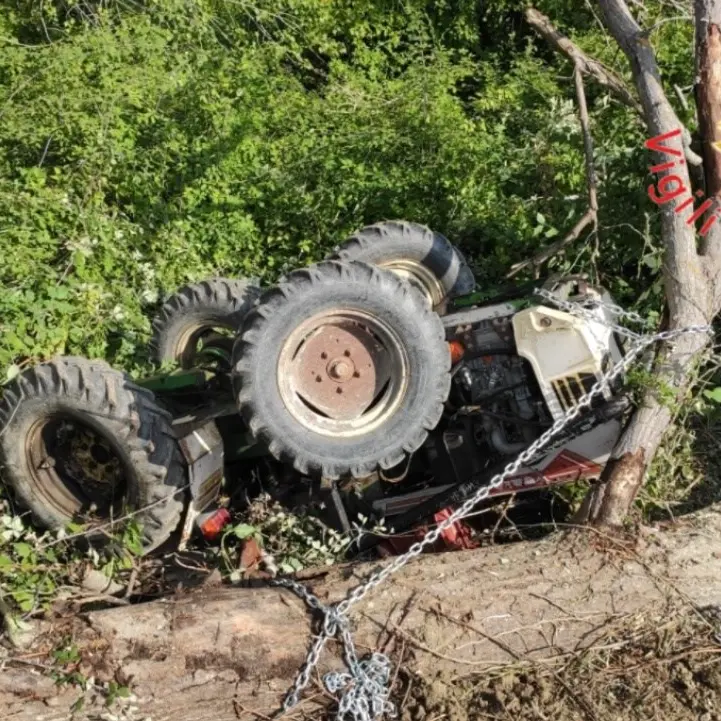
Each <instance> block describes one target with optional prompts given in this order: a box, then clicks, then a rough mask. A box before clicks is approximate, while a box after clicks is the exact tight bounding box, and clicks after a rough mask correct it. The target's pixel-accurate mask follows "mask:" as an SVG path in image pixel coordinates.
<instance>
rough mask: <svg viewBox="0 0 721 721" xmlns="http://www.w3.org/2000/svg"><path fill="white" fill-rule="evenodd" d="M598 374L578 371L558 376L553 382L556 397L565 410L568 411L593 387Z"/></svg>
mask: <svg viewBox="0 0 721 721" xmlns="http://www.w3.org/2000/svg"><path fill="white" fill-rule="evenodd" d="M595 382H596V376H595V375H594V374H593V373H576V374H574V375H571V376H566V377H565V378H557V379H556V380H555V381H553V382H552V383H551V385H552V386H553V390H554V391H555V393H556V398H558V402H559V403H560V404H561V408H563V410H564V411H568V410H570V409H571V408H573V406H575V405H576V403H578V401H580V400H581V398H582V397H583V396H584V395H586V393H588V392H589V391H590V390H591V388H593V385H594V383H595Z"/></svg>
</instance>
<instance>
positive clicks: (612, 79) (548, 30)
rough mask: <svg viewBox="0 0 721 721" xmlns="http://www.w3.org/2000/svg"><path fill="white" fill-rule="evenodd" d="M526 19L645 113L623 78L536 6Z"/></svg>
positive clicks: (588, 73)
mask: <svg viewBox="0 0 721 721" xmlns="http://www.w3.org/2000/svg"><path fill="white" fill-rule="evenodd" d="M526 21H527V22H528V24H529V25H530V26H531V27H532V28H533V29H534V30H536V32H538V33H539V34H540V35H542V36H543V37H544V38H545V39H546V40H547V41H548V43H549V44H550V45H551V46H552V47H554V48H555V49H556V50H558V51H559V52H561V53H563V54H564V55H565V56H566V57H567V58H569V59H570V60H571V61H572V62H573V64H574V65H575V66H576V67H580V68H581V72H583V73H585V74H586V75H590V76H592V77H593V78H594V79H595V80H596V81H597V82H598V83H599V84H600V85H602V86H603V87H604V88H607V89H608V90H609V91H610V92H611V93H612V94H613V95H614V96H615V97H616V98H617V99H618V100H620V101H621V102H622V103H623V104H624V105H628V106H629V107H630V108H633V109H634V110H635V111H636V112H637V113H638V114H639V115H643V108H642V107H641V105H640V104H639V102H638V100H636V98H635V97H634V96H633V94H632V93H631V91H630V90H629V89H628V87H627V86H626V84H625V83H624V82H623V80H622V79H621V78H620V77H618V75H616V73H614V72H613V70H609V69H608V68H606V67H605V66H604V65H603V64H602V63H600V62H599V61H598V60H595V59H594V58H591V57H589V56H588V55H586V53H584V52H583V50H581V48H579V47H578V45H576V44H575V43H574V42H573V41H572V40H570V39H569V38H567V37H566V36H565V35H563V33H561V32H559V31H558V30H557V29H556V28H555V27H554V26H553V24H552V23H551V21H550V20H549V19H548V18H547V17H546V16H545V15H544V14H543V13H541V12H539V11H538V10H536V9H535V8H528V9H527V10H526Z"/></svg>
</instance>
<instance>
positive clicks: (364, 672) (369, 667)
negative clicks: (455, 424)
mask: <svg viewBox="0 0 721 721" xmlns="http://www.w3.org/2000/svg"><path fill="white" fill-rule="evenodd" d="M536 294H537V295H539V296H541V297H542V298H544V299H545V300H546V301H548V302H550V303H553V304H554V305H556V306H557V307H558V308H560V309H562V310H565V311H567V312H569V313H571V314H573V315H575V316H577V317H581V318H585V319H587V320H592V321H594V322H596V323H603V324H604V325H606V326H608V327H609V328H611V329H612V330H613V331H615V332H616V333H618V334H619V335H623V336H625V337H627V338H630V339H632V340H633V343H632V344H631V347H630V348H629V349H628V350H627V352H626V355H625V356H624V357H623V358H622V359H621V360H620V361H618V362H617V363H616V364H615V365H614V366H613V367H612V368H610V369H609V370H608V371H607V372H606V373H605V374H604V375H603V376H602V377H601V378H600V379H599V380H598V381H597V382H596V383H595V385H594V386H593V387H592V388H591V390H590V391H589V392H588V393H587V394H586V395H584V396H583V397H582V398H581V399H580V400H579V401H578V403H577V404H576V405H575V406H574V407H573V408H571V409H570V410H569V411H568V412H567V413H566V414H565V416H564V417H562V418H559V419H558V420H557V421H556V422H555V423H554V424H553V425H552V426H551V427H550V428H549V429H547V430H546V431H545V432H544V433H543V434H542V435H541V436H539V438H537V439H536V440H535V441H534V442H533V443H532V444H531V445H530V446H529V447H528V448H526V449H525V450H524V451H522V452H521V453H520V454H519V455H518V456H517V457H516V459H515V460H514V461H512V462H510V463H509V464H508V465H507V466H506V467H505V468H504V470H503V471H502V472H501V473H499V474H497V475H496V476H494V477H493V478H492V479H491V481H490V483H488V484H487V485H485V486H483V487H482V488H480V489H479V490H478V491H477V492H476V493H475V494H474V495H473V496H472V497H471V498H469V499H468V500H466V501H465V502H464V503H463V504H462V505H461V506H459V507H458V508H456V510H455V511H453V513H451V515H450V516H448V518H446V519H445V520H444V521H442V522H441V523H439V524H438V525H437V526H436V527H435V528H433V529H432V530H430V531H429V532H428V533H426V535H425V536H424V537H423V538H422V539H421V540H420V541H418V542H416V543H414V544H413V545H412V546H411V547H410V549H408V551H406V553H404V554H402V555H400V556H396V557H395V558H394V559H393V561H391V562H390V563H389V564H388V565H386V566H384V567H382V568H380V569H378V570H376V571H374V572H373V573H371V575H370V576H369V577H368V578H367V579H366V580H365V581H364V582H363V583H361V584H359V585H358V586H356V587H355V588H353V589H351V590H350V591H349V592H348V594H347V595H346V597H345V599H343V600H342V601H340V602H339V603H337V604H334V605H331V606H326V605H325V604H323V603H322V602H321V601H320V600H319V599H318V598H317V597H316V596H314V595H313V594H312V593H310V591H308V589H307V588H305V586H303V585H301V584H300V583H298V582H297V581H293V580H292V579H289V578H281V579H277V580H276V581H274V584H275V585H277V586H282V587H284V588H288V589H290V590H291V591H293V592H294V593H295V594H297V595H298V596H299V597H300V598H301V599H303V600H304V601H305V602H306V604H307V605H308V606H309V607H310V608H311V609H313V610H314V611H316V612H318V613H319V614H320V615H321V616H322V617H323V624H322V628H321V630H320V633H319V635H318V636H317V637H316V639H315V641H314V642H313V645H312V646H311V649H310V651H309V652H308V655H307V657H306V660H305V662H304V664H303V667H302V668H301V670H300V672H299V674H298V676H297V678H296V680H295V683H294V684H293V687H292V688H291V690H290V691H289V692H288V694H287V696H286V698H285V700H284V701H283V707H282V710H281V711H280V712H279V714H280V715H282V714H284V713H285V712H287V711H289V710H290V709H292V708H293V707H295V706H296V705H297V704H298V703H299V701H300V695H301V693H302V692H303V691H304V690H305V688H307V686H308V684H309V683H310V677H311V674H312V672H313V669H314V668H315V667H316V666H317V665H318V661H319V658H320V654H321V652H322V650H323V648H324V647H325V644H326V643H327V641H328V640H329V639H330V638H333V637H338V640H339V641H340V643H341V645H342V648H343V655H344V660H345V663H346V666H347V668H348V672H347V673H338V672H333V673H328V674H326V675H325V676H324V678H323V681H324V683H325V686H326V688H327V689H328V691H329V692H330V693H332V694H340V700H339V705H338V712H337V715H336V719H337V721H345V719H352V720H353V721H375V720H376V719H378V718H380V717H381V716H382V715H383V714H384V713H385V714H388V715H395V707H394V705H393V704H392V703H391V702H390V701H389V700H388V696H389V693H390V689H389V688H388V682H389V680H390V669H391V662H390V660H389V659H388V657H387V656H386V655H385V654H382V653H373V654H371V655H370V656H369V657H367V658H364V659H362V660H359V659H358V655H357V653H356V650H355V644H354V642H353V638H352V636H351V633H350V628H349V624H348V616H347V614H348V611H349V610H350V608H351V607H352V606H353V605H355V604H356V603H358V602H359V601H361V600H362V599H363V598H365V596H366V595H367V594H368V593H370V591H372V590H373V589H374V588H376V586H379V585H380V584H381V583H383V581H385V580H386V579H387V578H388V577H389V576H391V575H393V574H394V573H396V572H397V571H399V570H400V569H401V568H403V566H405V565H406V564H407V563H408V562H409V561H410V560H412V559H413V558H415V557H416V556H418V555H420V554H421V553H422V552H423V550H424V549H425V548H427V547H428V546H432V545H433V544H434V543H435V542H436V541H437V540H438V538H439V537H440V536H441V534H443V532H444V531H446V530H447V529H448V528H450V527H451V526H453V524H454V523H456V522H457V521H459V520H461V519H463V518H464V517H466V516H467V515H468V514H469V513H471V511H472V510H473V509H474V508H475V506H476V505H477V504H478V503H480V502H481V501H483V500H484V499H486V498H487V497H488V496H489V494H490V493H491V491H493V490H494V489H495V488H497V487H498V486H500V485H501V484H502V483H503V482H504V481H505V480H507V479H508V478H509V476H512V475H514V474H515V473H516V472H517V471H518V470H519V468H521V466H523V465H524V464H525V463H527V462H529V461H531V460H532V459H533V458H534V457H535V456H537V455H538V452H539V451H540V450H541V449H542V448H544V447H545V446H546V445H547V444H548V443H549V442H550V441H552V440H553V439H554V438H555V437H556V436H557V435H558V434H559V433H560V432H561V431H562V430H563V429H564V428H565V427H566V426H567V425H569V424H570V423H571V422H572V421H574V420H575V419H576V418H578V416H579V415H580V414H581V412H582V411H583V410H584V409H586V408H588V407H590V405H591V403H592V402H593V400H594V398H596V397H597V396H599V395H601V394H602V393H603V392H604V390H605V389H606V388H607V387H609V386H610V385H611V384H612V383H613V381H614V380H616V379H617V378H618V377H619V376H621V375H623V374H624V373H625V372H626V371H627V370H628V369H629V368H630V366H631V365H632V364H633V362H634V361H635V360H636V359H637V358H638V357H639V356H640V355H641V354H642V353H643V351H645V350H646V349H647V348H648V347H649V346H651V345H653V344H655V343H659V342H668V341H672V340H674V339H675V338H678V337H680V336H682V335H687V334H691V333H712V332H713V330H712V328H711V327H710V326H701V325H695V326H689V327H687V328H681V329H678V330H667V331H663V332H661V333H656V334H654V335H645V336H644V335H640V334H638V333H635V332H633V331H629V330H628V329H627V328H624V327H623V326H620V325H618V324H616V323H610V322H608V321H607V320H606V319H604V318H601V317H599V315H597V314H596V313H593V311H591V310H590V309H589V305H590V304H589V303H588V302H580V303H579V302H571V301H567V300H563V299H561V298H558V297H557V296H555V295H553V294H552V293H550V292H549V291H547V290H545V289H540V290H537V291H536ZM593 306H594V307H596V308H599V307H603V308H604V309H605V310H607V311H608V312H609V313H610V314H611V315H613V316H616V317H619V318H620V317H622V318H625V319H627V320H629V321H631V322H633V323H639V324H643V323H645V321H644V319H643V318H641V317H640V316H639V315H638V314H636V313H631V312H629V311H625V310H624V309H623V308H620V307H619V306H616V305H612V304H609V303H603V302H601V301H598V302H595V301H594V302H593Z"/></svg>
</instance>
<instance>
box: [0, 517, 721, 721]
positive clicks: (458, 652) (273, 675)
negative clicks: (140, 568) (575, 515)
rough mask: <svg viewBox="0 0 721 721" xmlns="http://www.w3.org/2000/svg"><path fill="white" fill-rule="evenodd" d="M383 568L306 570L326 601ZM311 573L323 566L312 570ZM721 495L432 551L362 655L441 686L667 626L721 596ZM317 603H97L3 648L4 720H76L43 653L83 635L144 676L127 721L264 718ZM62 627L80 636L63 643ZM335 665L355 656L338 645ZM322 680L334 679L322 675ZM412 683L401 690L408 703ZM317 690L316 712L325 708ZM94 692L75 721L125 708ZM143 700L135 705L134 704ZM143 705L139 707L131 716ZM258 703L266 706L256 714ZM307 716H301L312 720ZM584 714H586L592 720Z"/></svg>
mask: <svg viewBox="0 0 721 721" xmlns="http://www.w3.org/2000/svg"><path fill="white" fill-rule="evenodd" d="M368 571H369V568H368V565H367V564H366V565H361V566H354V567H352V568H350V567H335V568H332V569H329V570H323V571H320V572H318V573H316V575H315V576H314V577H311V578H309V579H306V581H305V582H306V583H308V584H309V585H310V586H311V588H312V590H313V592H314V593H316V594H317V595H318V596H319V598H320V599H321V600H322V601H323V602H333V601H337V600H340V599H341V598H343V597H344V596H345V594H346V593H347V591H348V589H349V588H351V587H353V586H355V585H356V584H357V582H358V578H359V576H365V575H366V574H367V573H368ZM308 575H310V574H308ZM720 576H721V506H717V507H714V508H711V509H707V510H705V511H703V512H701V513H698V514H695V515H693V516H688V517H686V518H684V519H681V520H679V521H678V522H677V523H676V524H674V525H673V526H672V527H669V528H664V529H663V530H662V531H661V529H653V528H646V529H644V531H643V533H642V534H641V535H640V537H639V538H638V539H636V545H635V548H630V547H629V546H628V545H625V544H623V543H621V542H620V541H617V540H613V539H609V538H608V537H607V536H605V535H604V534H603V533H601V532H599V531H596V530H595V529H587V530H586V531H585V532H583V533H573V534H561V533H557V534H555V535H553V536H550V537H548V538H546V539H544V540H542V541H537V542H524V543H517V544H513V545H507V546H496V547H489V548H484V549H479V550H476V551H465V552H456V553H446V554H436V555H428V556H422V557H421V558H418V559H416V560H415V561H413V562H412V563H411V564H410V565H409V566H407V567H406V568H404V569H403V570H401V571H399V572H398V573H397V574H396V575H394V576H393V577H392V578H390V579H388V581H387V583H386V584H385V585H384V586H383V587H382V588H379V589H378V590H377V591H376V592H374V593H373V594H372V595H371V596H370V597H369V599H368V601H366V602H365V603H364V604H363V605H362V606H361V607H360V608H359V609H358V612H357V613H356V614H355V615H354V618H353V626H354V628H353V635H354V638H355V640H356V643H357V647H358V649H359V651H360V652H361V653H366V652H368V651H373V650H383V651H385V652H387V653H388V654H389V655H390V656H391V657H392V658H393V660H394V664H395V668H396V669H398V666H399V663H398V662H399V660H401V661H402V665H403V667H404V668H406V670H407V672H408V673H409V674H412V675H413V677H414V678H417V679H420V680H425V681H426V682H432V681H433V680H434V679H435V678H436V676H437V675H438V674H445V675H446V676H447V677H455V676H459V675H464V674H471V673H478V672H483V671H487V670H489V669H491V668H493V667H496V668H497V667H498V666H503V665H504V664H511V665H512V666H513V667H514V668H516V669H517V668H519V665H521V664H524V665H526V666H530V667H533V666H538V667H543V668H548V667H552V666H553V664H554V663H556V662H558V663H567V662H568V660H569V656H568V654H574V653H577V652H578V651H580V650H582V649H586V648H590V647H594V646H596V645H598V644H601V645H605V644H606V642H607V641H606V640H603V639H606V637H607V634H608V632H609V631H608V629H609V624H610V625H611V626H613V625H614V624H616V623H619V622H620V621H621V620H622V619H624V618H627V617H629V623H630V620H631V619H640V618H645V619H646V621H647V622H648V620H649V619H650V618H651V617H653V620H654V621H656V620H659V622H660V621H661V620H662V621H663V622H667V621H668V620H669V617H670V615H671V613H672V611H673V609H678V608H679V606H680V607H685V608H688V609H689V610H691V609H693V608H697V607H702V606H706V605H709V606H711V605H715V604H719V603H721V587H720V586H719V582H718V579H719V577H720ZM310 631H311V624H310V622H309V616H308V610H307V608H306V607H305V606H304V604H303V603H302V602H301V601H300V600H299V599H298V598H296V596H294V595H293V594H292V593H290V592H289V591H285V590H277V589H270V588H267V587H264V588H235V589H234V588H227V587H225V588H209V587H204V588H201V589H198V590H194V591H190V592H186V593H185V594H180V595H176V596H175V597H174V598H171V599H164V600H159V601H154V602H151V603H145V604H138V605H131V606H125V607H121V608H116V609H111V610H105V611H94V612H90V613H86V614H83V615H81V616H75V617H70V618H65V619H59V620H56V621H55V622H53V623H52V624H51V627H50V628H49V629H48V631H47V636H46V638H45V639H43V638H40V639H39V641H38V643H37V644H36V646H35V647H34V648H32V649H29V650H27V651H25V652H22V653H18V654H16V656H15V658H17V660H16V661H8V660H7V659H6V660H5V666H4V668H3V659H2V657H0V718H2V719H3V721H38V719H42V721H67V719H69V718H70V717H71V715H70V713H69V709H70V707H71V706H72V705H73V704H74V703H75V702H76V701H77V700H78V698H79V697H80V696H82V692H81V691H80V690H79V689H78V688H77V687H73V686H67V685H65V686H58V685H57V684H56V683H55V681H54V680H53V678H52V677H51V676H50V674H48V673H42V672H41V670H39V669H38V666H40V667H42V666H43V665H44V664H46V663H48V662H47V660H46V659H45V657H44V655H43V653H42V650H43V648H45V649H46V650H48V649H51V648H55V647H57V644H58V643H59V642H61V644H64V645H65V646H68V645H70V644H71V643H72V644H74V645H75V647H76V648H77V653H78V656H79V657H80V658H81V659H82V661H81V664H80V668H79V669H78V670H79V671H80V672H81V673H83V674H84V675H86V676H93V677H94V678H95V681H96V683H97V684H101V683H103V682H107V681H109V680H114V681H115V682H117V683H120V684H122V685H126V684H127V686H128V687H129V688H130V690H131V692H132V694H133V696H134V698H131V699H128V700H127V702H125V703H126V712H125V713H118V710H117V709H113V710H112V711H113V713H115V718H117V719H120V720H121V721H145V720H146V719H148V718H149V717H152V719H153V720H154V721H166V720H170V719H172V721H201V720H203V721H204V720H205V719H209V718H212V719H214V720H215V721H238V719H241V720H242V721H250V719H253V718H254V717H255V718H261V717H260V716H258V715H257V714H266V715H269V714H271V713H272V712H273V711H275V710H276V709H277V708H278V706H279V704H280V701H281V699H282V697H283V695H284V693H285V692H286V691H287V689H288V688H289V686H290V684H291V683H292V681H293V679H294V677H295V675H296V673H297V672H298V669H299V666H300V664H301V662H302V660H303V659H304V657H305V653H306V649H307V646H308V643H309V642H310V640H311V632H310ZM62 639H65V640H64V641H62ZM328 649H329V652H326V653H324V654H323V655H322V657H321V668H320V672H321V673H323V672H324V671H327V670H329V669H333V668H341V667H342V663H341V661H340V659H339V653H338V649H337V648H336V647H335V646H334V645H333V644H332V643H331V644H329V646H328ZM316 688H319V687H317V686H316ZM399 690H400V691H401V694H400V695H401V697H402V690H401V689H399V687H398V686H394V688H393V699H394V700H395V701H399V700H400V699H399V698H398V696H399ZM319 701H320V702H321V703H322V704H325V703H327V698H326V697H325V695H324V694H323V693H322V692H321V691H318V692H317V693H316V694H315V696H314V695H313V691H312V690H311V693H310V695H309V696H307V697H306V699H305V700H304V701H303V703H302V709H299V711H301V710H302V711H305V712H306V715H305V716H303V717H304V718H320V717H321V714H320V713H319V711H318V709H317V704H318V702H319ZM102 704H103V699H102V698H99V699H97V700H96V701H95V702H93V699H92V693H88V694H86V706H85V707H84V708H83V710H82V711H77V712H75V713H74V714H73V715H72V719H73V721H84V720H85V719H98V718H111V717H109V716H107V715H106V714H107V712H105V715H103V713H102V712H103V709H102ZM133 709H134V710H133ZM131 711H132V713H131ZM251 711H252V712H253V713H251ZM300 717H301V716H300V715H298V716H293V718H300ZM579 718H580V717H579Z"/></svg>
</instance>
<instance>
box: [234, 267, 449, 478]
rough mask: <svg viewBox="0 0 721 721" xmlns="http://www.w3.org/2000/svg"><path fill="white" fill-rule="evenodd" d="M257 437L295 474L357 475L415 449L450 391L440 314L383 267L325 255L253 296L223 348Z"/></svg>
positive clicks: (391, 463)
mask: <svg viewBox="0 0 721 721" xmlns="http://www.w3.org/2000/svg"><path fill="white" fill-rule="evenodd" d="M233 366H234V371H233V383H234V389H235V393H236V399H237V402H238V406H239V408H240V411H241V414H242V416H243V418H244V420H245V421H246V423H247V424H248V427H249V428H250V429H251V432H252V433H253V435H254V436H255V438H256V439H258V440H259V441H261V442H262V443H264V444H265V445H266V446H267V447H268V449H269V450H270V453H271V454H272V455H273V456H274V457H275V458H277V459H278V460H280V461H283V462H286V463H290V464H292V465H293V466H294V467H295V468H296V469H297V470H298V471H299V472H300V473H302V474H305V475H310V476H322V477H325V478H329V479H337V478H340V477H346V476H354V477H364V476H367V475H369V474H370V473H372V472H373V471H374V470H375V469H376V468H378V467H380V468H383V469H388V468H392V467H394V466H396V465H397V464H398V463H400V462H401V461H402V460H403V459H404V458H405V457H406V455H407V454H410V453H413V452H414V451H415V450H417V449H418V448H419V447H420V446H421V444H422V443H423V441H424V440H425V438H426V437H427V435H428V432H429V431H430V430H432V429H433V428H435V426H436V425H437V423H438V421H439V419H440V417H441V413H442V411H443V404H444V402H445V400H446V398H447V396H448V392H449V389H450V353H449V350H448V345H447V343H446V340H445V334H444V329H443V324H442V322H441V319H440V318H439V317H438V315H437V314H436V313H434V312H433V311H432V310H431V308H429V307H428V304H427V303H426V302H425V301H424V299H423V297H422V296H421V294H420V293H419V292H418V291H417V290H416V289H415V288H413V287H412V286H411V285H410V284H409V283H408V282H406V281H405V280H403V279H401V278H399V277H398V276H396V275H395V274H394V273H391V272H388V271H384V270H381V269H379V268H377V267H375V266H372V265H368V264H366V263H360V262H357V261H352V262H347V263H345V262H344V263H340V262H335V261H326V262H323V263H319V264H317V265H315V266H310V267H309V268H305V269H302V270H296V271H294V272H292V273H290V274H289V275H288V276H287V278H286V279H285V280H283V281H281V283H280V284H279V285H278V287H276V288H272V289H270V290H268V291H266V292H265V293H263V295H262V296H261V297H260V300H259V302H258V305H257V306H256V307H255V308H254V309H253V310H252V311H251V312H250V313H249V314H248V316H247V317H246V319H245V322H244V323H243V329H242V333H241V335H239V337H238V339H237V340H236V343H235V346H234V349H233Z"/></svg>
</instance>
